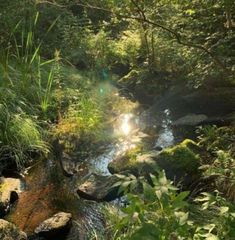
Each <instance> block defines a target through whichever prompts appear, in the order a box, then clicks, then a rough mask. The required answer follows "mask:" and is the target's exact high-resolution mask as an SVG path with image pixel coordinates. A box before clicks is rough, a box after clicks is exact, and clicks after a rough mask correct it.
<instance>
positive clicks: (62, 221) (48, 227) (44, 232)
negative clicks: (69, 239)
mask: <svg viewBox="0 0 235 240" xmlns="http://www.w3.org/2000/svg"><path fill="white" fill-rule="evenodd" d="M71 224H72V214H71V213H65V212H59V213H57V214H55V215H53V216H52V217H51V218H49V219H47V220H45V221H44V222H42V223H41V224H40V225H39V226H38V227H37V228H36V229H35V231H34V232H35V233H36V235H37V236H39V237H42V238H45V239H47V240H54V239H56V240H59V239H64V237H65V236H66V235H67V234H68V232H69V230H70V227H71Z"/></svg>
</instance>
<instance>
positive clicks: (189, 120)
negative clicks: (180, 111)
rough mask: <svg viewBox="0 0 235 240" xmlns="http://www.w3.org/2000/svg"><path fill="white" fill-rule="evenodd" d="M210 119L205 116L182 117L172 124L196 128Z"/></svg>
mask: <svg viewBox="0 0 235 240" xmlns="http://www.w3.org/2000/svg"><path fill="white" fill-rule="evenodd" d="M207 119H208V117H207V116H206V115H205V114H188V115H186V116H184V117H181V118H179V119H177V120H176V121H174V122H173V123H172V125H173V126H182V125H183V126H196V125H198V124H200V123H203V122H204V121H205V120H207Z"/></svg>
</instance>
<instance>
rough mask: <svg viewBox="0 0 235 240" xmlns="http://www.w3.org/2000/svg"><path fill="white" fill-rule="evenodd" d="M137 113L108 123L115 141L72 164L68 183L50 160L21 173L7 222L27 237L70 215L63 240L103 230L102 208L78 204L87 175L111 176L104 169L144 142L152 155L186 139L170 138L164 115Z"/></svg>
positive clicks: (82, 201)
mask: <svg viewBox="0 0 235 240" xmlns="http://www.w3.org/2000/svg"><path fill="white" fill-rule="evenodd" d="M113 94H115V95H116V97H118V98H120V100H121V101H123V102H124V104H126V105H129V104H130V103H131V102H130V100H128V99H126V98H124V97H123V96H119V95H118V94H117V90H116V89H115V91H114V93H113ZM117 95H118V96H117ZM138 108H139V109H141V110H138V111H136V109H133V111H130V112H126V111H124V112H120V113H119V115H118V116H117V117H116V118H115V121H113V123H112V128H113V133H114V134H116V135H117V136H118V137H117V138H115V140H114V141H111V142H110V143H108V144H106V145H104V146H101V147H100V150H99V151H98V152H101V153H99V154H98V155H97V154H96V153H94V154H93V155H92V156H91V157H89V158H87V159H86V160H85V161H83V162H77V165H76V166H74V167H75V168H76V169H77V174H74V175H73V176H72V177H66V176H65V175H64V174H63V171H62V168H61V165H60V164H59V161H58V160H57V159H53V158H51V159H50V158H49V159H47V160H41V161H38V162H37V163H36V164H35V165H34V166H32V167H30V168H29V169H28V170H27V172H26V173H25V184H24V189H23V191H22V193H21V194H20V196H19V200H18V202H17V204H16V205H15V206H14V208H13V209H12V210H11V212H10V214H8V216H7V219H8V220H9V221H11V222H13V223H14V224H16V225H17V226H18V227H19V228H20V229H21V230H23V231H25V232H26V233H27V234H28V235H30V234H33V231H34V229H35V228H36V227H37V226H38V225H39V224H40V223H41V222H42V221H44V220H45V219H47V218H49V217H50V216H52V215H53V214H55V213H57V212H58V211H65V212H70V213H72V215H73V225H72V229H71V231H70V233H69V234H68V236H67V238H66V239H67V240H75V239H76V240H77V239H81V240H85V239H91V235H92V233H94V232H96V231H98V232H99V233H102V232H103V231H104V230H105V219H104V214H103V213H102V206H103V205H104V204H107V203H97V202H94V201H88V200H85V199H82V198H79V196H78V194H77V193H76V189H77V186H79V184H80V183H81V181H82V180H83V179H84V178H86V177H87V176H88V175H89V174H91V173H98V174H102V175H110V172H109V171H108V168H107V166H108V164H109V163H110V162H111V161H112V160H113V159H115V158H116V157H117V156H119V155H123V154H125V152H126V151H127V150H129V149H131V148H133V147H135V146H136V144H139V143H140V142H142V141H146V139H147V140H148V141H150V145H151V147H152V149H155V150H161V149H162V148H166V147H168V146H172V145H174V144H175V143H177V142H179V141H180V140H181V139H182V138H184V137H185V136H180V137H179V136H176V135H175V132H174V129H173V128H172V126H171V122H172V120H171V111H170V110H169V109H165V110H164V111H162V112H159V113H158V115H151V114H147V113H146V111H145V110H146V109H145V107H142V106H140V107H138ZM149 139H150V140H149ZM108 204H117V202H116V201H114V202H110V203H108Z"/></svg>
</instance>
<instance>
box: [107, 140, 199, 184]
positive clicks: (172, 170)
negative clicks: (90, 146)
mask: <svg viewBox="0 0 235 240" xmlns="http://www.w3.org/2000/svg"><path fill="white" fill-rule="evenodd" d="M200 151H201V149H200V147H199V146H198V145H197V144H196V143H195V142H193V141H192V140H189V139H186V140H184V141H183V142H182V143H180V144H178V145H176V146H174V147H169V148H165V149H163V150H162V151H160V152H157V151H150V152H147V153H137V154H127V155H124V156H122V157H118V158H117V159H114V160H113V161H112V162H110V163H109V165H108V169H109V171H110V172H111V173H122V172H127V171H128V172H130V173H132V174H134V175H136V176H138V175H146V174H147V175H148V174H149V173H154V172H156V170H157V169H159V168H160V169H164V170H165V172H166V176H167V177H168V178H169V179H171V180H172V181H176V182H179V181H182V182H183V183H184V184H185V185H190V184H191V183H192V182H193V180H194V179H197V178H198V176H199V172H198V167H199V159H200Z"/></svg>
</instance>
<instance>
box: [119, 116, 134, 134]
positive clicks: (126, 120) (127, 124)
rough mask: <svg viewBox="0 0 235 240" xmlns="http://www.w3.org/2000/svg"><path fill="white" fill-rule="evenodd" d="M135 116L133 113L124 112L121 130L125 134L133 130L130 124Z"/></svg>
mask: <svg viewBox="0 0 235 240" xmlns="http://www.w3.org/2000/svg"><path fill="white" fill-rule="evenodd" d="M132 117H133V115H132V114H130V113H128V114H124V116H123V119H122V122H121V127H120V128H121V131H122V133H123V134H124V135H126V136H127V135H129V133H130V132H131V130H132V126H131V124H130V120H131V118H132Z"/></svg>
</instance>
